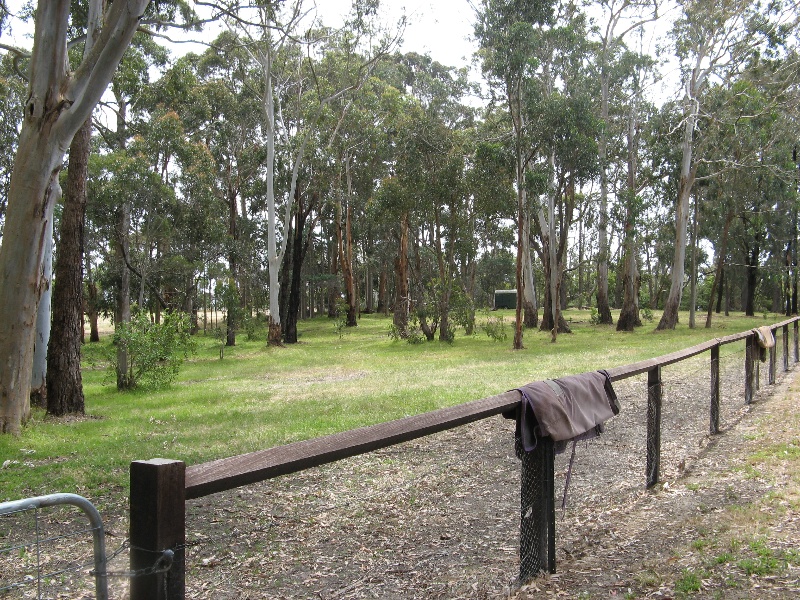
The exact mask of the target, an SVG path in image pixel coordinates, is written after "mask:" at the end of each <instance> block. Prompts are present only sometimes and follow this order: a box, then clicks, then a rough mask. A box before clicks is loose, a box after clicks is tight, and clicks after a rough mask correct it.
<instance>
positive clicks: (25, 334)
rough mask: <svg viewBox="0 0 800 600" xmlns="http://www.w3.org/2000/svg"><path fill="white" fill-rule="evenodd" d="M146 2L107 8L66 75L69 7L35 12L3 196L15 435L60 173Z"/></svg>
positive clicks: (25, 407)
mask: <svg viewBox="0 0 800 600" xmlns="http://www.w3.org/2000/svg"><path fill="white" fill-rule="evenodd" d="M146 5H147V2H146V1H145V0H128V1H127V2H125V1H120V2H115V3H113V4H112V5H111V6H110V7H109V9H108V11H107V13H106V15H107V23H106V27H108V28H109V30H110V31H112V32H113V34H112V35H109V36H106V37H104V38H103V39H102V47H99V48H95V49H94V50H96V51H93V52H92V53H91V54H90V56H89V58H88V59H84V61H83V62H82V64H81V66H80V67H79V68H78V69H77V70H76V71H75V72H74V74H70V73H68V72H67V65H68V60H67V34H68V31H69V11H70V3H69V2H68V1H67V0H53V1H51V2H43V3H41V4H40V5H39V7H38V9H37V12H36V25H35V34H34V47H33V53H32V56H31V61H30V65H31V66H30V81H29V88H28V100H27V103H26V106H25V118H24V120H23V122H22V129H21V131H20V137H19V144H18V146H17V155H16V157H15V159H14V168H13V172H12V175H11V183H10V186H9V191H8V206H7V212H6V223H5V229H4V235H3V244H2V247H0V281H2V282H3V285H2V286H0V315H3V318H2V319H0V356H2V357H3V360H2V361H0V432H8V433H13V434H18V433H20V431H21V427H22V423H23V422H24V421H25V420H26V419H27V418H28V416H29V414H30V382H31V367H32V358H33V356H32V348H33V326H34V322H33V320H34V317H35V315H36V311H37V309H38V305H39V299H40V296H41V291H42V288H43V282H42V278H41V273H42V264H43V260H44V248H45V237H46V231H47V226H48V225H47V224H48V221H51V220H52V218H53V207H54V205H55V203H56V202H57V201H58V198H59V196H60V194H61V189H60V187H59V184H58V172H59V171H60V169H61V165H62V162H63V157H64V150H65V148H67V147H68V146H69V144H70V143H71V141H72V138H73V136H74V135H75V133H76V132H77V131H78V129H80V127H81V125H82V124H83V122H84V121H85V120H86V119H88V118H89V117H90V116H91V112H92V110H93V109H94V107H95V105H96V104H97V102H98V101H99V99H100V97H101V95H102V94H103V92H104V90H105V89H106V87H107V86H108V82H109V81H110V79H111V77H112V75H113V73H114V71H115V69H116V66H117V65H118V64H119V61H120V60H121V58H122V53H123V52H124V51H125V49H126V48H127V47H128V44H129V43H130V40H131V38H132V37H133V34H134V32H135V31H136V27H137V25H138V21H139V17H140V15H141V14H142V13H143V11H144V8H145V6H146Z"/></svg>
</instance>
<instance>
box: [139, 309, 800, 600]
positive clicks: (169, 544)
mask: <svg viewBox="0 0 800 600" xmlns="http://www.w3.org/2000/svg"><path fill="white" fill-rule="evenodd" d="M798 319H800V317H793V318H791V319H788V320H786V321H783V322H781V323H776V324H774V325H771V326H770V328H771V329H772V332H773V335H775V333H776V332H777V331H778V330H781V333H782V336H781V338H782V349H783V369H784V370H788V369H789V326H790V325H793V329H794V362H800V349H799V347H798ZM756 337H757V336H756V335H755V333H754V332H753V331H745V332H742V333H737V334H734V335H729V336H727V337H723V338H716V339H713V340H709V341H707V342H704V343H702V344H698V345H696V346H692V347H691V348H687V349H685V350H680V351H678V352H673V353H671V354H667V355H664V356H661V357H658V358H653V359H649V360H645V361H640V362H637V363H633V364H630V365H625V366H621V367H613V368H610V369H607V371H608V373H609V375H610V378H611V380H612V381H619V380H622V379H627V378H629V377H635V376H637V375H642V374H645V373H646V374H647V386H648V408H647V411H648V430H647V467H646V485H647V486H648V487H650V486H653V485H655V484H656V483H657V482H658V478H659V468H660V446H661V405H662V394H661V387H662V386H661V369H662V367H665V366H668V365H671V364H674V363H677V362H680V361H683V360H686V359H688V358H691V357H693V356H697V355H698V354H702V353H704V352H709V351H710V353H711V388H710V389H711V393H710V396H711V397H710V410H709V431H710V433H711V434H716V433H718V432H719V400H720V398H719V390H720V385H719V383H720V372H719V351H720V347H721V346H723V345H725V344H731V343H734V342H740V341H744V342H745V364H744V372H745V386H744V387H745V391H744V401H745V403H746V404H749V403H750V402H751V401H752V399H753V391H754V388H755V386H756V385H757V382H756V379H755V377H756V375H755V372H756V371H755V369H754V361H755V360H756V359H757V356H758V348H757V341H756ZM775 337H776V345H775V347H773V348H772V349H771V350H770V354H769V383H774V382H775V371H776V368H777V367H776V364H777V349H778V345H777V340H778V336H775ZM526 383H527V382H526ZM519 402H520V394H519V392H517V391H510V392H505V393H503V394H499V395H497V396H492V397H490V398H483V399H481V400H475V401H473V402H469V403H466V404H462V405H459V406H453V407H450V408H443V409H440V410H436V411H433V412H429V413H425V414H421V415H415V416H411V417H406V418H404V419H399V420H396V421H390V422H387V423H380V424H378V425H373V426H370V427H364V428H360V429H354V430H351V431H345V432H343V433H338V434H334V435H330V436H325V437H321V438H315V439H311V440H306V441H302V442H296V443H293V444H288V445H285V446H279V447H276V448H270V449H268V450H260V451H258V452H252V453H249V454H242V455H239V456H232V457H229V458H223V459H220V460H215V461H211V462H207V463H203V464H199V465H193V466H189V467H187V466H186V465H185V464H184V463H183V462H182V461H179V460H166V459H160V458H158V459H153V460H146V461H134V462H133V463H131V468H130V482H131V492H130V546H131V556H130V562H131V570H132V571H133V573H134V574H137V576H134V577H133V578H132V579H131V600H178V599H181V600H182V599H183V598H184V588H185V581H184V577H185V556H184V549H185V545H186V507H185V503H186V500H190V499H193V498H201V497H203V496H208V495H209V494H214V493H217V492H223V491H226V490H230V489H233V488H236V487H239V486H243V485H248V484H252V483H258V482H260V481H264V480H267V479H271V478H274V477H278V476H279V475H287V474H290V473H296V472H298V471H302V470H304V469H309V468H311V467H316V466H320V465H324V464H326V463H330V462H334V461H337V460H341V459H343V458H348V457H351V456H356V455H359V454H366V453H368V452H372V451H374V450H378V449H380V448H386V447H388V446H392V445H395V444H399V443H401V442H406V441H409V440H413V439H416V438H420V437H424V436H427V435H431V434H433V433H437V432H440V431H445V430H448V429H453V428H455V427H459V426H461V425H465V424H467V423H471V422H473V421H478V420H481V419H485V418H487V417H491V416H493V415H499V414H502V413H506V412H509V411H514V410H515V409H516V407H517V405H518V404H519ZM543 446H544V445H543ZM548 461H549V468H547V467H548V465H547V464H546V463H547V462H548ZM529 462H530V461H523V467H522V469H523V473H522V480H523V481H530V480H531V477H533V478H534V479H541V478H545V479H549V481H543V482H542V481H540V482H539V483H540V484H543V485H541V487H542V489H544V490H545V493H546V494H549V500H548V501H547V502H544V503H543V504H542V506H543V508H542V514H539V515H535V517H536V519H535V520H536V522H537V525H536V527H537V528H539V529H542V530H544V532H545V533H544V534H543V535H540V536H539V537H538V538H537V539H536V540H535V543H534V544H533V548H532V549H531V545H530V544H528V545H526V546H521V552H520V554H521V556H520V580H521V581H525V580H527V579H530V578H532V577H535V576H536V575H537V574H538V573H539V572H540V571H542V570H549V571H554V570H555V512H554V503H553V501H552V494H553V481H552V478H553V468H552V452H550V453H549V455H548V458H546V459H545V468H543V469H540V470H537V471H536V472H531V473H526V472H525V470H526V468H529V467H526V463H529ZM534 462H535V461H534ZM536 468H537V469H539V467H536ZM523 493H524V490H523ZM522 527H523V530H522V531H521V538H524V537H525V536H526V532H525V524H524V523H523V524H522ZM531 552H532V553H531ZM526 554H530V556H526Z"/></svg>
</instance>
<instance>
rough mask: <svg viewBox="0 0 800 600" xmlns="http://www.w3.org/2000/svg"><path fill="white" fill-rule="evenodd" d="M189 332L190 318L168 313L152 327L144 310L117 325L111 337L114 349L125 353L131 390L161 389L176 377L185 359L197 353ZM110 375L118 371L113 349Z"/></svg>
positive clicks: (185, 315) (110, 359) (115, 354)
mask: <svg viewBox="0 0 800 600" xmlns="http://www.w3.org/2000/svg"><path fill="white" fill-rule="evenodd" d="M189 332H190V323H189V315H187V314H186V313H181V312H167V313H164V314H163V315H162V317H161V323H154V322H152V321H151V319H150V315H149V314H148V312H147V311H145V310H137V311H136V312H135V313H134V315H133V316H132V317H131V321H130V323H119V324H118V325H117V331H116V333H115V334H114V344H115V346H116V347H119V346H123V347H125V348H126V349H127V351H128V375H129V378H130V381H131V383H132V385H133V386H143V387H149V388H154V389H158V388H162V387H166V386H169V385H170V384H171V383H172V382H173V381H174V380H175V378H176V377H177V376H178V371H179V370H180V367H181V365H182V364H183V361H184V359H185V358H186V357H188V356H189V355H190V354H192V353H193V352H194V351H195V349H196V344H195V341H194V340H193V339H192V336H191V334H190V333H189ZM109 363H110V364H109V371H110V372H111V373H112V374H115V373H116V371H117V364H118V363H117V352H116V348H115V347H113V346H112V352H111V353H110V356H109Z"/></svg>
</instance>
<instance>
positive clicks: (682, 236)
mask: <svg viewBox="0 0 800 600" xmlns="http://www.w3.org/2000/svg"><path fill="white" fill-rule="evenodd" d="M687 103H688V108H687V111H686V112H687V115H686V123H685V124H684V130H683V142H682V144H681V150H682V157H681V175H680V183H679V185H678V199H677V202H676V206H675V252H674V254H673V257H672V277H671V282H670V288H669V295H668V296H667V301H666V303H665V304H664V313H663V315H662V316H661V321H659V323H658V327H656V330H662V329H675V326H676V325H677V324H678V309H679V308H680V305H681V296H682V295H683V276H684V268H685V267H684V263H685V261H686V233H687V229H688V225H689V197H690V196H691V194H692V186H693V185H694V177H695V169H694V167H693V166H692V148H693V140H694V128H695V124H696V122H697V111H698V110H699V106H698V103H697V102H696V101H693V100H691V99H687Z"/></svg>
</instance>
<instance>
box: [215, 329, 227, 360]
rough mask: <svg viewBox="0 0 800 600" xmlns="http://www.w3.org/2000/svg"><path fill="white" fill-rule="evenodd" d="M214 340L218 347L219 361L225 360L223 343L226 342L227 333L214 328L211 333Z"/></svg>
mask: <svg viewBox="0 0 800 600" xmlns="http://www.w3.org/2000/svg"><path fill="white" fill-rule="evenodd" d="M213 336H214V340H216V342H217V345H218V346H219V359H220V360H222V359H223V358H225V342H226V341H227V333H226V331H225V330H224V329H223V328H222V327H214V331H213Z"/></svg>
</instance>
